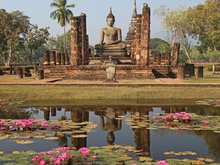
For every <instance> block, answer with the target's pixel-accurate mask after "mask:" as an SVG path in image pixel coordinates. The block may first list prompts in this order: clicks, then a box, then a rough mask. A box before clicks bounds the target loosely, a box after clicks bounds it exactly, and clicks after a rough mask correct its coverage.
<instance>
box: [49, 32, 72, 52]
mask: <svg viewBox="0 0 220 165" xmlns="http://www.w3.org/2000/svg"><path fill="white" fill-rule="evenodd" d="M65 41H66V43H65ZM65 46H66V49H65ZM70 46H71V33H70V31H68V32H67V33H65V34H63V35H57V36H56V37H50V38H49V40H48V43H47V45H46V48H47V49H48V50H52V49H56V50H57V51H58V52H60V53H63V52H64V51H65V50H66V51H67V52H68V53H70Z"/></svg>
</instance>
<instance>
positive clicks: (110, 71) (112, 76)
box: [106, 63, 116, 82]
mask: <svg viewBox="0 0 220 165" xmlns="http://www.w3.org/2000/svg"><path fill="white" fill-rule="evenodd" d="M106 66H107V68H106V81H107V82H116V68H115V67H114V64H113V63H109V64H107V65H106Z"/></svg>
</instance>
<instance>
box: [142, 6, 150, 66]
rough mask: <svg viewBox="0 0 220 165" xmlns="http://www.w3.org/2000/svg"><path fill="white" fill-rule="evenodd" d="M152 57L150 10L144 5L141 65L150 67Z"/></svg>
mask: <svg viewBox="0 0 220 165" xmlns="http://www.w3.org/2000/svg"><path fill="white" fill-rule="evenodd" d="M149 57H150V8H149V7H148V4H146V3H144V6H143V12H142V21H141V65H149Z"/></svg>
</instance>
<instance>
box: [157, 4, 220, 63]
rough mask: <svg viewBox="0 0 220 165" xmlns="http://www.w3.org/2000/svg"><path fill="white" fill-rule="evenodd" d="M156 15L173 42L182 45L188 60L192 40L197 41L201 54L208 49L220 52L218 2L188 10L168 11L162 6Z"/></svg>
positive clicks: (219, 6) (219, 9)
mask: <svg viewBox="0 0 220 165" xmlns="http://www.w3.org/2000/svg"><path fill="white" fill-rule="evenodd" d="M156 13H157V14H158V15H160V16H161V17H162V19H163V24H164V26H165V28H166V30H168V31H169V32H171V34H172V36H173V39H174V41H178V42H180V43H182V46H183V48H184V50H185V54H186V55H187V56H188V58H189V59H190V58H191V54H190V53H191V51H190V49H191V47H190V40H191V39H192V38H194V39H196V40H198V41H199V45H198V49H199V51H200V52H202V53H206V52H207V51H208V50H209V49H211V50H212V51H213V50H217V51H218V50H220V23H219V18H220V1H219V0H206V1H205V3H204V4H199V5H197V6H195V7H190V8H188V9H175V10H169V9H166V8H165V7H163V6H162V7H160V8H159V9H157V10H156ZM192 52H193V53H194V54H193V56H194V57H195V56H198V52H195V50H193V51H192ZM196 54H197V55H196ZM215 54H216V53H215ZM212 57H213V56H212ZM198 58H204V57H201V56H199V57H198ZM208 58H209V57H208ZM209 59H210V58H209ZM214 59H215V60H216V59H218V57H217V56H216V57H214Z"/></svg>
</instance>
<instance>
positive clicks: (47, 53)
mask: <svg viewBox="0 0 220 165" xmlns="http://www.w3.org/2000/svg"><path fill="white" fill-rule="evenodd" d="M43 64H44V65H50V51H49V50H46V51H44V63H43Z"/></svg>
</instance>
